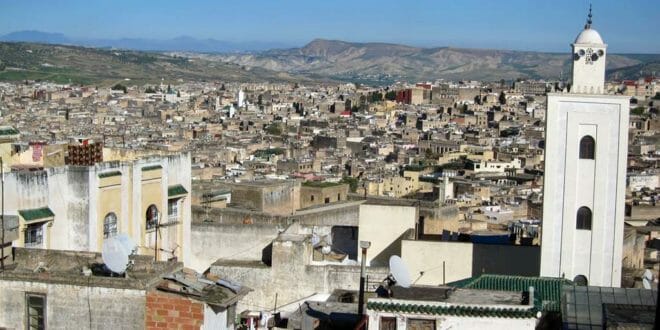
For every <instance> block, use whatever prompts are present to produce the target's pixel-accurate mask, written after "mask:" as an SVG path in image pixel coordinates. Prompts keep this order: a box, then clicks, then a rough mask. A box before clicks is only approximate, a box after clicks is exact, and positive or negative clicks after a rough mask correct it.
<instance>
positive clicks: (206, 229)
mask: <svg viewBox="0 0 660 330" xmlns="http://www.w3.org/2000/svg"><path fill="white" fill-rule="evenodd" d="M283 228H285V227H284V226H281V225H276V224H260V223H254V224H204V223H199V224H197V223H196V224H194V225H193V227H192V231H191V234H192V237H191V241H192V246H191V249H192V254H191V261H190V263H189V264H186V266H187V267H191V268H193V269H195V270H197V271H199V272H202V271H204V270H206V269H207V268H208V267H209V266H210V265H211V263H213V262H215V261H216V260H218V259H228V260H257V261H260V260H261V259H262V253H263V249H264V248H265V247H266V246H268V245H269V244H270V243H271V242H272V241H273V240H274V239H275V238H276V237H277V234H278V233H279V232H280V230H283Z"/></svg>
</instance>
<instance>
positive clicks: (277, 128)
mask: <svg viewBox="0 0 660 330" xmlns="http://www.w3.org/2000/svg"><path fill="white" fill-rule="evenodd" d="M264 130H265V131H266V132H267V133H268V134H270V135H282V132H283V129H282V126H281V124H279V123H272V124H270V125H268V126H266V128H265V129H264Z"/></svg>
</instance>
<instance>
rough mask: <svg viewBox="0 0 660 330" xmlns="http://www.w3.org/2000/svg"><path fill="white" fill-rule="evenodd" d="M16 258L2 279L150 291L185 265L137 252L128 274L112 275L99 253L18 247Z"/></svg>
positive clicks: (0, 277)
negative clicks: (155, 259)
mask: <svg viewBox="0 0 660 330" xmlns="http://www.w3.org/2000/svg"><path fill="white" fill-rule="evenodd" d="M13 257H14V263H13V264H12V265H11V266H10V267H8V268H6V269H5V271H4V272H0V280H2V281H23V282H43V283H57V284H69V285H78V286H94V287H109V288H119V289H134V290H146V289H148V288H151V287H153V286H155V285H156V284H157V283H158V282H159V281H160V280H161V278H162V276H164V275H165V274H168V273H172V272H174V271H177V270H180V269H182V268H183V264H182V263H180V262H174V261H154V260H153V257H151V256H144V255H133V256H130V260H132V261H133V262H134V263H133V265H131V266H129V267H128V269H127V270H126V272H125V275H124V276H115V277H110V276H107V274H109V273H108V271H107V270H103V271H100V270H102V269H103V268H104V265H103V259H102V258H101V254H100V253H96V252H80V251H63V250H45V249H27V248H15V249H14V256H13ZM84 268H89V269H90V270H92V275H89V276H86V275H84V274H83V269H84Z"/></svg>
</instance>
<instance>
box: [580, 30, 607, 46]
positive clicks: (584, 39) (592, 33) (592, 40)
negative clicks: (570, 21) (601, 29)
mask: <svg viewBox="0 0 660 330" xmlns="http://www.w3.org/2000/svg"><path fill="white" fill-rule="evenodd" d="M575 43H576V44H600V45H602V44H603V39H602V38H601V37H600V34H599V33H598V31H596V30H594V29H591V28H587V29H584V30H583V31H582V32H580V34H578V36H577V38H575Z"/></svg>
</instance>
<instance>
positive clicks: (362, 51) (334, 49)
mask: <svg viewBox="0 0 660 330" xmlns="http://www.w3.org/2000/svg"><path fill="white" fill-rule="evenodd" d="M207 58H214V59H216V60H222V61H226V62H231V63H236V64H239V65H244V66H250V67H260V68H265V69H269V70H275V71H286V72H289V73H294V74H303V75H309V76H315V77H319V76H321V77H329V78H332V79H339V80H351V81H358V82H366V83H390V82H393V81H424V80H435V79H451V80H500V79H506V80H513V79H516V78H533V79H558V78H559V76H560V75H561V74H562V72H563V74H564V76H566V75H567V74H569V73H570V67H571V56H570V54H569V53H568V52H566V53H542V52H529V51H513V50H492V49H463V48H451V47H440V48H420V47H412V46H405V45H397V44H385V43H352V42H345V41H337V40H324V39H317V40H314V41H312V42H310V43H309V44H307V45H305V46H304V47H302V48H291V49H277V50H268V51H263V52H258V53H249V54H222V55H214V56H209V57H207ZM658 61H660V55H629V54H608V57H607V67H608V70H610V71H611V72H612V74H616V73H618V74H619V75H620V76H619V78H622V79H623V78H631V73H632V71H630V70H623V69H624V68H633V67H634V68H637V67H644V66H645V65H646V64H647V63H653V62H658ZM638 71H639V70H638ZM632 76H634V75H632Z"/></svg>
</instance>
